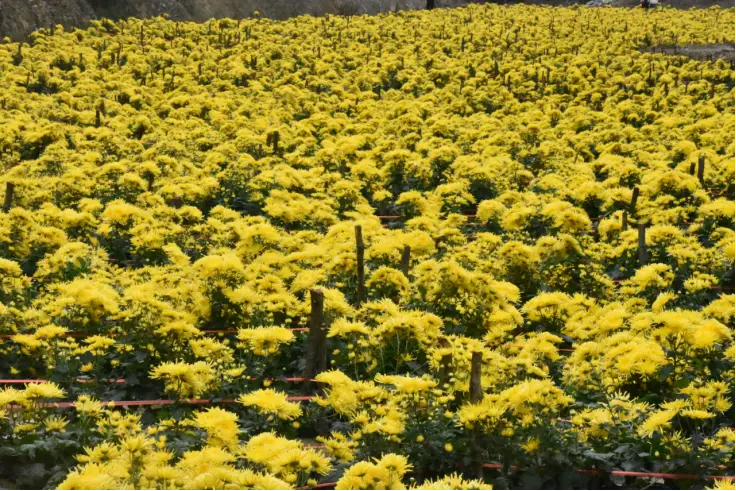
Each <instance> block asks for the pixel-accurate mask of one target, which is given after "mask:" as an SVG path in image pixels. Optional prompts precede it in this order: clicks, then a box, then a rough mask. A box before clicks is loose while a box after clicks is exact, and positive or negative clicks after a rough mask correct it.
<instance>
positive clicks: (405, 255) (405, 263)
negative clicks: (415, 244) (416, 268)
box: [401, 245, 411, 278]
mask: <svg viewBox="0 0 736 491" xmlns="http://www.w3.org/2000/svg"><path fill="white" fill-rule="evenodd" d="M410 260H411V247H410V246H408V245H407V246H404V250H403V251H402V253H401V272H402V273H404V276H406V277H407V278H408V277H409V261H410Z"/></svg>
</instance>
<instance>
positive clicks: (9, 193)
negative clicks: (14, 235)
mask: <svg viewBox="0 0 736 491" xmlns="http://www.w3.org/2000/svg"><path fill="white" fill-rule="evenodd" d="M14 192H15V183H13V182H6V183H5V202H4V203H3V211H4V212H5V213H7V212H9V211H10V208H12V206H13V193H14Z"/></svg>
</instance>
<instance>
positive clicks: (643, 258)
mask: <svg viewBox="0 0 736 491" xmlns="http://www.w3.org/2000/svg"><path fill="white" fill-rule="evenodd" d="M648 261H649V253H648V252H647V226H646V225H645V224H643V223H640V224H639V266H644V265H646V264H647V262H648Z"/></svg>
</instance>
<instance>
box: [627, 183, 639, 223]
mask: <svg viewBox="0 0 736 491" xmlns="http://www.w3.org/2000/svg"><path fill="white" fill-rule="evenodd" d="M638 199H639V188H638V187H637V188H634V191H633V192H632V193H631V203H630V204H629V215H631V216H632V217H633V216H634V215H635V214H636V202H637V201H638Z"/></svg>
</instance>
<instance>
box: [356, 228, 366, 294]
mask: <svg viewBox="0 0 736 491" xmlns="http://www.w3.org/2000/svg"><path fill="white" fill-rule="evenodd" d="M355 245H356V249H357V257H358V291H357V295H356V297H357V298H356V303H357V305H360V304H362V303H363V301H364V300H365V244H364V243H363V228H362V227H361V226H360V225H356V226H355Z"/></svg>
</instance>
